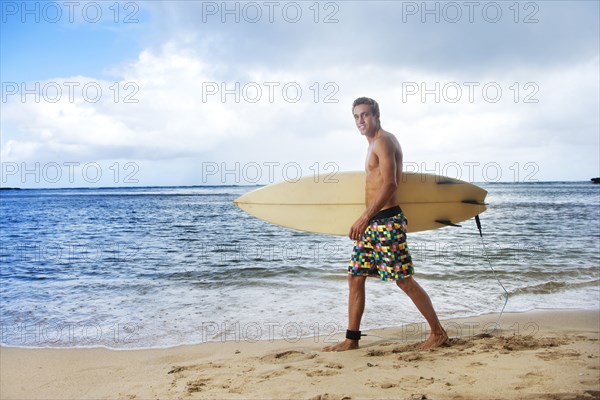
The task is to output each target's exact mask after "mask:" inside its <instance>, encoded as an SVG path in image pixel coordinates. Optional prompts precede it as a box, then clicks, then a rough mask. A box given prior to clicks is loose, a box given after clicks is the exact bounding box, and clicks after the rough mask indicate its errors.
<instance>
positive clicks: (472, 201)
mask: <svg viewBox="0 0 600 400" xmlns="http://www.w3.org/2000/svg"><path fill="white" fill-rule="evenodd" d="M461 203H467V204H477V205H478V206H487V203H481V202H479V201H477V200H463V201H462V202H461Z"/></svg>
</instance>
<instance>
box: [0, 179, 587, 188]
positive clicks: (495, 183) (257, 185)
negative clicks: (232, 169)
mask: <svg viewBox="0 0 600 400" xmlns="http://www.w3.org/2000/svg"><path fill="white" fill-rule="evenodd" d="M465 182H466V181H465ZM273 183H278V182H273ZM467 183H472V184H474V185H506V184H515V185H530V184H534V185H547V184H557V183H581V184H584V183H585V184H593V182H592V180H578V181H536V182H512V181H506V182H467ZM270 184H271V183H264V184H253V185H181V186H73V187H69V186H65V187H27V188H19V187H0V191H10V190H115V189H202V188H253V187H255V188H258V187H263V186H267V185H270Z"/></svg>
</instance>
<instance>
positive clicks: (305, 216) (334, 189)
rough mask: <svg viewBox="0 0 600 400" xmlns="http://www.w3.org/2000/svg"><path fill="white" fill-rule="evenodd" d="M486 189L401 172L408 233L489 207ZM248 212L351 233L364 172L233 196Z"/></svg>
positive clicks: (360, 207)
mask: <svg viewBox="0 0 600 400" xmlns="http://www.w3.org/2000/svg"><path fill="white" fill-rule="evenodd" d="M486 195H487V191H486V190H484V189H482V188H480V187H479V186H476V185H473V184H471V183H467V182H464V181H461V180H458V179H452V178H447V177H443V176H439V175H432V174H422V173H410V172H405V173H403V174H402V179H401V182H400V185H399V187H398V201H399V203H400V206H401V207H402V210H404V215H405V216H406V219H407V220H408V232H418V231H425V230H430V229H437V228H441V227H444V226H448V225H456V224H458V223H459V222H461V221H465V220H467V219H470V218H472V217H474V216H476V215H478V214H480V213H482V212H484V211H485V210H486V206H485V203H484V200H485V197H486ZM234 204H235V205H236V206H238V207H239V208H241V209H242V210H244V211H246V212H247V213H248V214H250V215H253V216H255V217H258V218H260V219H262V220H265V221H268V222H270V223H273V224H276V225H280V226H284V227H287V228H292V229H297V230H300V231H306V232H314V233H324V234H330V235H343V236H345V235H348V232H349V231H350V227H351V226H352V224H353V223H354V222H355V221H356V219H357V218H358V217H359V216H360V215H361V214H362V212H363V211H364V209H365V172H339V173H336V174H335V175H333V176H331V174H328V175H319V176H310V177H305V178H302V179H300V180H298V181H295V182H280V183H274V184H271V185H268V186H265V187H262V188H259V189H256V190H254V191H252V192H249V193H246V194H244V195H243V196H240V197H239V198H237V199H236V200H234Z"/></svg>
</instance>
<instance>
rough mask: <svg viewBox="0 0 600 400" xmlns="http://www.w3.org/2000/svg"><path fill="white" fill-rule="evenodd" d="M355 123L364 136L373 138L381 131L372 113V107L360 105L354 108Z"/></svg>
mask: <svg viewBox="0 0 600 400" xmlns="http://www.w3.org/2000/svg"><path fill="white" fill-rule="evenodd" d="M353 114H354V122H356V127H357V128H358V130H359V131H360V133H361V134H362V135H365V136H373V135H375V133H377V130H378V129H379V124H378V123H377V117H376V116H375V115H373V113H372V112H371V106H369V105H367V104H359V105H357V106H356V107H354V110H353Z"/></svg>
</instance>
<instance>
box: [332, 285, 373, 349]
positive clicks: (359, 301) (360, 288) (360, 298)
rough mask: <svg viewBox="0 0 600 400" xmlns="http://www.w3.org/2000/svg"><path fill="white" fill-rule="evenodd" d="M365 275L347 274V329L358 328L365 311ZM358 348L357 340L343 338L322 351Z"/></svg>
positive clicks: (354, 329) (356, 329)
mask: <svg viewBox="0 0 600 400" xmlns="http://www.w3.org/2000/svg"><path fill="white" fill-rule="evenodd" d="M366 279H367V277H366V276H354V275H350V274H348V291H349V295H348V329H349V330H352V331H358V330H360V320H361V319H362V315H363V312H364V311H365V281H366ZM353 349H358V340H351V339H345V340H344V341H343V342H341V343H338V344H335V345H332V346H327V347H324V348H323V349H322V351H344V350H353Z"/></svg>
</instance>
